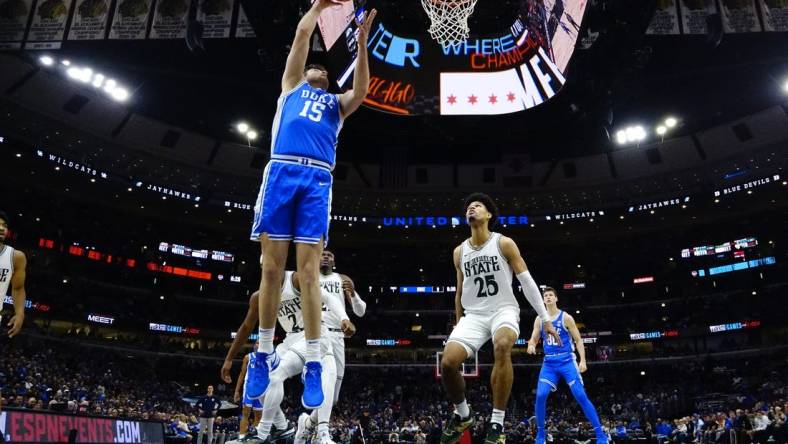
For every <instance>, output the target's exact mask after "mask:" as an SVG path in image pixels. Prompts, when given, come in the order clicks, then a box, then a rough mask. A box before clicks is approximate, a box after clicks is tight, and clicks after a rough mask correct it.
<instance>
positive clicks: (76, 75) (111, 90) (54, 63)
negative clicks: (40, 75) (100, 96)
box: [38, 55, 131, 102]
mask: <svg viewBox="0 0 788 444" xmlns="http://www.w3.org/2000/svg"><path fill="white" fill-rule="evenodd" d="M38 62H39V63H40V64H41V65H42V66H44V67H45V68H48V69H53V70H60V71H62V72H64V73H65V74H66V76H67V77H68V78H69V79H72V80H75V81H78V82H81V83H84V84H89V85H92V86H93V87H94V88H96V89H97V90H101V91H103V92H104V93H105V94H106V95H108V96H109V97H110V98H112V99H113V100H115V101H117V102H125V101H127V100H128V99H129V97H131V94H130V93H129V90H128V88H127V87H125V86H124V85H121V84H119V83H118V81H117V80H115V79H113V78H110V77H107V76H106V75H104V74H102V73H100V72H94V71H93V69H92V68H90V67H87V66H78V65H75V64H73V63H72V62H71V61H70V60H68V59H62V60H60V61H59V63H58V60H56V59H55V58H54V57H52V56H50V55H42V56H41V57H39V58H38Z"/></svg>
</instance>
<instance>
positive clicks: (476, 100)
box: [468, 94, 479, 105]
mask: <svg viewBox="0 0 788 444" xmlns="http://www.w3.org/2000/svg"><path fill="white" fill-rule="evenodd" d="M478 101H479V99H477V98H476V96H474V95H473V94H471V95H470V96H468V103H470V104H471V105H476V102H478Z"/></svg>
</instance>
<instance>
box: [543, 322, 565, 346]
mask: <svg viewBox="0 0 788 444" xmlns="http://www.w3.org/2000/svg"><path fill="white" fill-rule="evenodd" d="M542 328H543V329H544V332H545V333H547V334H548V335H550V336H552V337H553V339H555V343H556V345H558V346H559V347H560V346H562V345H564V342H563V341H562V340H561V336H560V335H559V334H558V332H557V331H555V327H553V323H552V322H545V323H544V325H543V327H542Z"/></svg>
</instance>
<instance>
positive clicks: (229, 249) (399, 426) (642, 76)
mask: <svg viewBox="0 0 788 444" xmlns="http://www.w3.org/2000/svg"><path fill="white" fill-rule="evenodd" d="M321 1H322V2H328V1H329V0H318V2H321ZM422 3H424V4H422ZM469 6H475V8H474V10H473V11H472V12H471V11H467V15H469V20H468V27H469V30H470V32H469V34H468V36H467V38H461V39H460V40H458V41H454V42H450V43H444V44H439V43H438V42H436V41H435V40H434V39H433V36H431V34H430V33H429V32H428V29H429V28H430V26H431V24H432V20H431V18H430V16H429V15H428V14H427V12H426V10H425V7H427V8H430V7H443V8H448V9H449V10H451V11H453V12H456V11H457V10H459V9H462V8H465V9H467V8H468V7H469ZM310 8H312V6H310V2H309V1H306V0H215V1H212V0H0V48H1V51H0V211H1V212H2V216H0V244H2V245H0V290H5V291H4V292H3V294H2V296H4V301H3V305H2V308H3V316H2V325H3V327H2V339H0V390H1V391H2V410H0V442H15V443H27V442H73V443H152V444H158V443H184V444H185V443H192V444H223V443H230V442H252V443H272V442H281V443H283V444H284V443H291V442H296V443H300V442H312V443H315V444H317V443H320V444H327V443H331V442H335V443H342V444H349V443H353V444H356V443H386V442H400V443H417V444H423V443H435V444H437V443H445V442H461V443H463V444H468V443H475V444H480V443H502V442H509V443H533V442H537V443H539V444H541V443H543V442H545V439H546V442H550V443H589V442H600V443H602V442H615V443H617V444H618V443H634V442H638V443H641V442H642V443H660V444H661V443H666V442H671V443H704V444H705V443H719V444H749V443H758V444H767V443H776V444H784V443H788V424H786V411H788V308H786V307H788V302H787V300H786V299H783V298H785V297H788V269H787V268H786V262H788V255H787V254H786V242H788V238H786V234H787V233H788V223H787V221H786V216H787V214H786V210H788V207H787V206H786V204H788V199H787V197H788V172H786V159H787V157H786V154H788V3H786V2H785V1H777V0H738V1H734V0H659V1H654V0H651V1H648V0H642V1H641V0H638V1H633V0H522V1H519V0H478V2H476V1H475V0H473V1H471V0H461V1H458V0H424V2H422V1H419V0H353V1H350V2H344V3H338V4H332V5H330V6H328V7H327V8H326V9H324V10H322V12H321V13H320V18H319V20H318V25H317V27H315V28H314V33H312V34H309V35H311V37H309V40H308V46H309V57H308V62H309V63H313V62H314V63H320V64H322V65H324V66H325V67H326V68H327V70H328V81H329V88H328V90H329V92H332V93H342V92H343V91H347V90H348V89H350V88H353V85H354V81H355V74H354V73H355V72H356V71H355V70H356V67H357V66H358V64H359V63H360V62H359V51H360V48H359V35H360V30H359V26H363V25H359V23H357V22H356V20H355V19H354V17H355V18H359V19H360V18H362V17H363V16H364V13H365V12H369V11H371V10H372V9H377V17H376V19H375V21H374V22H372V25H371V28H370V29H369V32H368V40H367V43H366V47H367V53H368V59H369V62H368V63H369V71H370V81H369V89H368V93H367V95H366V97H365V98H363V105H362V106H361V108H360V109H359V110H358V111H357V112H356V113H355V114H354V115H353V116H352V117H349V118H348V119H347V121H346V122H345V123H344V126H343V128H342V131H341V133H340V135H339V141H338V145H337V151H336V153H337V154H336V165H335V167H334V168H333V173H332V174H333V195H332V199H331V201H330V211H331V216H330V243H329V244H328V247H327V248H328V249H330V251H331V252H332V253H333V254H334V257H335V263H336V272H337V273H342V274H344V275H347V276H349V277H350V278H351V279H352V282H353V285H354V288H355V293H357V294H358V297H360V298H361V299H362V300H363V301H364V302H365V303H366V312H365V313H364V316H363V317H359V316H357V315H356V313H354V312H355V309H353V310H351V297H350V296H349V295H348V294H346V295H345V299H344V302H346V304H347V312H348V314H349V319H350V321H351V322H352V323H353V324H354V325H355V328H356V333H355V335H353V336H352V337H348V338H346V339H344V341H345V351H344V353H345V367H346V368H345V371H344V378H343V382H342V386H341V392H340V394H339V398H338V402H337V403H336V404H335V406H334V408H333V412H332V414H331V419H330V422H329V424H328V426H329V428H328V434H325V433H317V432H314V435H313V434H312V433H313V432H312V430H311V429H310V431H309V433H307V434H306V435H307V436H305V438H303V439H302V438H301V437H300V435H295V436H294V435H293V433H292V432H293V430H291V428H296V426H297V425H301V426H303V424H301V423H303V422H304V421H303V419H304V417H302V416H301V414H302V413H304V412H305V411H306V410H305V409H304V407H303V406H302V403H301V401H300V396H301V392H302V390H303V388H302V383H301V381H300V379H299V378H298V377H297V376H296V377H294V378H292V379H289V380H288V381H286V383H285V385H284V392H285V396H284V401H283V402H282V404H281V408H282V411H283V412H284V415H285V417H286V421H287V427H286V428H285V429H282V430H289V433H280V432H281V430H279V428H278V427H276V424H274V426H275V427H274V430H275V431H274V432H271V433H270V434H268V430H263V431H262V432H260V431H259V430H256V429H254V427H251V426H249V427H247V424H252V423H255V418H254V415H252V418H250V419H249V420H248V421H246V420H244V421H243V425H244V429H241V416H242V412H243V410H242V408H241V404H242V403H243V402H242V398H243V396H239V390H240V391H243V387H242V386H243V384H237V381H238V380H239V374H240V372H241V370H242V367H243V366H244V364H243V362H242V358H244V356H247V355H248V353H249V352H252V351H254V350H253V345H254V339H256V338H257V333H258V330H257V328H258V327H257V317H256V315H253V317H252V318H253V321H254V322H255V324H254V327H252V330H251V331H252V332H253V334H252V335H251V336H250V339H249V340H246V341H244V340H243V339H244V338H241V340H242V341H241V342H242V347H241V349H240V350H239V353H237V354H236V355H235V356H232V357H231V358H232V359H231V361H229V362H230V363H231V365H232V367H231V371H230V376H231V382H229V383H228V382H225V381H223V379H222V377H221V375H220V369H221V368H222V365H223V363H224V362H225V357H226V355H227V353H228V350H229V348H230V344H231V343H232V341H233V338H234V337H235V336H236V332H237V331H238V329H239V325H240V324H241V323H242V321H243V320H244V317H245V316H246V314H247V310H248V308H249V300H250V296H251V295H252V293H253V292H255V291H257V290H258V289H259V287H260V281H261V267H260V260H261V258H260V246H259V244H258V243H256V242H251V241H250V240H249V233H250V228H251V227H252V222H253V218H254V210H255V203H256V200H257V196H258V191H259V189H260V184H261V180H262V179H263V170H264V168H265V167H266V165H267V164H268V162H269V160H270V157H271V152H272V149H271V146H272V139H274V142H275V141H276V138H277V137H278V134H277V132H276V131H273V130H272V128H274V126H275V124H276V123H277V122H278V121H279V115H278V114H277V113H276V106H277V105H276V103H277V98H278V97H279V95H280V93H281V90H282V73H283V71H284V70H285V66H286V60H287V57H288V53H289V52H290V51H291V49H292V48H291V47H292V44H293V36H294V35H295V34H296V29H297V26H298V23H299V21H300V20H302V17H307V16H308V15H309V14H310V13H309V12H308V11H310ZM433 19H436V20H437V18H435V17H433ZM448 25H449V26H451V27H455V28H456V27H461V26H462V23H456V22H452V23H449V24H448ZM309 31H310V32H311V28H310V29H309ZM362 31H363V30H362ZM362 42H363V40H362ZM299 73H300V68H299ZM315 104H317V102H315ZM298 111H300V106H299V109H298V110H296V111H295V113H298ZM308 111H309V109H308V108H307V107H305V108H304V110H303V112H302V114H301V116H302V117H309V118H310V119H312V120H315V119H314V117H315V115H314V114H312V113H311V112H312V111H315V108H314V107H312V111H310V113H307V112H308ZM318 120H319V117H318ZM304 168H307V167H304ZM266 177H267V174H266ZM474 192H482V193H486V194H488V195H489V196H491V197H492V198H493V199H494V201H495V203H496V204H497V207H498V210H499V212H498V214H497V215H496V216H495V218H494V219H493V221H494V222H497V226H495V227H493V230H494V231H496V232H500V233H502V234H503V235H505V236H508V237H510V238H512V239H513V240H514V242H515V243H516V245H517V246H518V247H519V251H520V253H521V254H522V257H523V259H524V260H525V262H526V264H527V267H528V270H529V271H530V273H531V275H532V277H533V280H534V281H535V282H536V284H537V285H538V286H539V287H540V288H541V291H544V290H545V289H546V287H552V288H554V289H556V292H557V295H558V301H559V302H558V307H559V309H560V310H563V313H564V314H566V315H571V316H572V317H574V322H575V324H576V326H577V330H578V331H579V336H578V337H577V338H576V339H577V341H575V345H576V346H579V345H583V346H584V349H585V357H586V360H585V363H587V370H586V371H585V372H583V373H582V382H580V381H579V380H573V381H572V382H573V383H574V385H572V386H571V388H570V384H568V382H570V381H569V380H566V381H559V382H560V383H558V384H557V385H556V387H555V389H556V390H555V391H553V392H552V393H550V395H549V398H548V399H547V404H546V423H545V425H544V429H540V425H539V418H537V415H536V407H535V406H536V405H537V398H539V396H541V395H540V394H542V393H543V392H541V391H540V390H539V389H538V387H542V386H543V384H544V383H545V382H544V380H543V378H540V376H539V375H540V371H541V369H542V365H543V359H544V354H545V352H544V349H543V345H544V346H547V345H548V343H550V344H552V342H551V341H553V339H552V338H550V337H548V339H549V340H546V341H541V342H543V343H544V344H542V343H540V344H538V345H537V346H536V354H535V355H533V354H529V353H527V349H528V341H529V339H530V338H531V331H532V329H533V328H534V324H535V322H534V319H535V318H536V315H537V313H536V312H535V311H534V308H532V306H531V304H529V302H528V301H527V300H526V297H525V295H524V293H523V289H524V288H526V287H525V286H523V285H521V282H522V281H518V278H514V277H512V279H513V281H512V286H513V288H512V291H513V292H514V294H515V296H516V298H517V301H518V303H519V305H520V321H519V328H520V332H519V337H517V338H516V340H515V339H513V341H514V342H513V343H512V344H509V345H511V351H509V350H508V349H507V347H506V346H500V345H499V344H498V343H496V345H495V346H494V344H493V342H492V341H490V342H488V343H487V344H486V345H484V346H483V347H481V349H480V350H479V351H478V355H476V354H473V353H472V354H471V356H470V357H469V358H468V359H467V360H466V361H465V362H464V363H463V365H462V366H461V367H460V369H459V370H460V371H461V372H462V375H463V376H464V379H465V382H466V400H467V404H468V405H470V406H471V408H472V413H471V416H470V417H471V418H472V419H474V420H475V421H474V424H473V425H472V426H470V427H468V428H467V430H464V431H462V432H461V435H459V434H458V436H457V438H456V439H455V440H454V441H450V440H447V438H446V437H445V436H442V434H445V433H449V432H451V430H452V429H451V428H452V427H454V426H456V424H455V423H454V422H452V424H449V422H450V421H454V420H453V419H452V415H453V412H454V411H455V406H454V404H455V403H456V402H458V401H457V400H454V401H453V400H452V399H450V397H449V395H448V394H447V391H446V390H445V388H444V387H443V383H445V382H446V381H445V380H444V378H443V374H442V372H443V371H445V368H446V367H445V366H443V367H442V366H441V364H440V363H441V360H442V358H443V355H442V352H443V350H444V347H446V346H447V340H448V338H449V335H450V334H451V333H452V330H453V328H454V326H455V324H456V323H457V321H458V320H457V319H456V310H455V308H456V307H455V295H456V294H458V292H457V290H458V289H457V286H458V281H457V272H456V271H455V269H454V264H453V255H452V252H453V250H454V249H455V247H457V246H458V245H460V244H461V243H463V242H464V241H465V240H466V239H468V238H469V237H470V235H471V229H472V225H473V224H477V223H478V222H476V221H475V219H473V217H475V216H472V215H471V216H468V215H467V214H466V207H465V206H464V205H465V204H464V199H465V197H466V196H468V195H469V194H471V193H474ZM4 218H5V220H4ZM475 226H476V225H473V227H475ZM473 229H474V230H475V229H476V228H473ZM11 248H13V249H14V250H16V251H19V252H22V253H24V258H25V259H26V264H25V262H24V261H20V260H19V258H21V257H22V255H21V254H17V253H14V254H12V250H11ZM498 250H500V242H499V249H498ZM492 251H495V249H493V250H492ZM494 254H499V255H501V254H503V253H501V252H500V251H498V253H494ZM295 259H296V254H295V248H293V247H291V250H290V254H289V260H288V263H287V267H286V268H287V270H295V268H296V260H295ZM488 277H489V278H492V275H489V276H488ZM510 277H511V276H510ZM518 277H519V275H518ZM468 279H471V278H468ZM475 279H478V282H480V283H481V284H479V285H480V286H479V290H478V291H479V293H478V296H480V297H481V296H487V293H485V292H488V293H489V298H488V299H489V300H490V301H492V302H491V303H494V299H493V298H494V297H495V296H494V294H495V293H497V292H498V291H499V288H501V286H500V282H501V281H498V283H496V281H495V280H493V281H486V280H485V279H486V278H482V277H477V278H475ZM490 282H492V283H490ZM466 284H468V282H466ZM474 285H476V283H475V281H474ZM475 291H476V290H475V287H474V292H475ZM351 293H352V291H351ZM545 294H547V293H545ZM472 296H473V297H476V296H477V295H476V294H474V295H472ZM353 298H355V296H353ZM353 300H355V299H353ZM15 301H16V305H15ZM548 308H549V307H548ZM468 316H470V315H468ZM12 318H14V320H13V321H11V320H12ZM294 319H295V318H294ZM22 320H23V324H21V321H22ZM9 322H10V323H9ZM557 322H560V321H557ZM20 325H21V330H19V331H18V334H14V333H17V331H16V330H18V329H19V327H20ZM536 325H537V326H539V325H540V324H539V323H538V322H537V323H536ZM504 329H505V327H504ZM508 331H509V332H510V333H511V332H512V331H513V327H512V326H510V327H509V330H508ZM564 334H565V332H564ZM284 335H285V332H284V331H283V330H282V328H281V327H279V326H278V327H277V330H276V332H275V340H274V342H275V343H276V344H278V343H279V342H281V341H282V339H283V337H284ZM9 336H13V337H9ZM568 338H569V337H567V339H568ZM339 340H340V341H341V340H342V339H339ZM448 344H449V345H452V344H453V345H454V346H455V347H456V346H457V344H458V342H451V341H448ZM335 352H336V350H335ZM252 356H257V355H252ZM509 356H510V359H511V362H512V365H513V383H512V388H511V395H510V397H509V398H508V402H507V403H506V404H505V416H504V419H503V421H502V423H501V424H500V425H499V424H498V423H496V422H495V421H494V419H495V418H493V416H494V415H493V405H492V403H493V389H492V388H491V376H492V374H493V367H494V365H495V366H497V365H499V364H498V363H499V361H500V362H504V361H506V360H507V359H508V357H509ZM254 359H257V358H254ZM576 359H578V361H579V359H580V358H579V357H578V358H576ZM256 362H257V361H256ZM228 365H229V364H228ZM500 365H503V364H500ZM545 365H547V364H545ZM245 368H246V367H244V369H245ZM496 368H497V367H496ZM572 371H575V370H572ZM496 372H499V370H496ZM500 374H501V373H496V375H497V376H496V378H497V379H496V378H494V379H493V383H492V384H493V385H495V384H501V382H500V378H501V376H500ZM575 374H577V375H579V374H580V373H575ZM325 375H326V373H325V370H324V376H323V377H324V378H325V377H326V376H325ZM540 381H542V382H540ZM242 382H243V381H242ZM550 384H552V383H550ZM209 386H211V387H212V388H213V395H212V396H213V398H211V397H207V391H208V387H209ZM578 387H584V389H585V393H586V394H587V398H588V400H590V402H591V403H593V408H594V409H595V410H596V412H597V413H598V416H599V420H600V421H601V427H599V428H597V429H595V428H594V426H593V423H591V422H589V421H590V420H589V419H588V418H587V416H586V415H585V414H584V410H583V409H581V407H580V404H579V403H578V402H577V401H576V400H575V396H577V394H576V389H577V388H578ZM544 393H547V392H544ZM210 402H214V409H213V411H210V410H212V409H210V408H209V409H207V410H209V411H208V412H206V411H205V410H206V409H205V406H206V405H208V403H210ZM457 411H458V412H460V407H459V406H458V407H457ZM246 413H247V414H248V409H247V411H246ZM201 414H202V415H201ZM201 416H206V417H213V419H212V422H210V423H209V422H208V421H207V420H206V419H205V418H202V419H201ZM457 418H460V416H457ZM455 422H456V421H455ZM499 422H500V419H499ZM280 423H281V420H280ZM496 427H498V429H496ZM201 429H203V430H201ZM209 429H210V430H209ZM501 429H502V430H503V434H501V435H500V436H498V437H497V438H495V440H494V441H491V440H490V438H489V437H490V433H491V430H493V431H494V430H501ZM540 430H544V431H543V433H542V435H541V436H540V433H539V432H540ZM209 432H212V433H209ZM299 432H301V429H300V428H299ZM261 433H262V434H261ZM266 435H267V436H268V437H267V438H266V437H265V436H266ZM304 439H305V440H306V441H304Z"/></svg>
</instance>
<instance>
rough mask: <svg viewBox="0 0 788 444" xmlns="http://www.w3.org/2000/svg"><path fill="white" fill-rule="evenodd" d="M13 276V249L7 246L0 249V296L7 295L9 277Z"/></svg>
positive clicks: (9, 282)
mask: <svg viewBox="0 0 788 444" xmlns="http://www.w3.org/2000/svg"><path fill="white" fill-rule="evenodd" d="M13 274H14V249H13V248H11V247H9V246H8V245H3V247H2V248H0V296H2V297H4V298H5V296H6V295H7V294H8V286H9V285H10V284H11V276H12V275H13Z"/></svg>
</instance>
